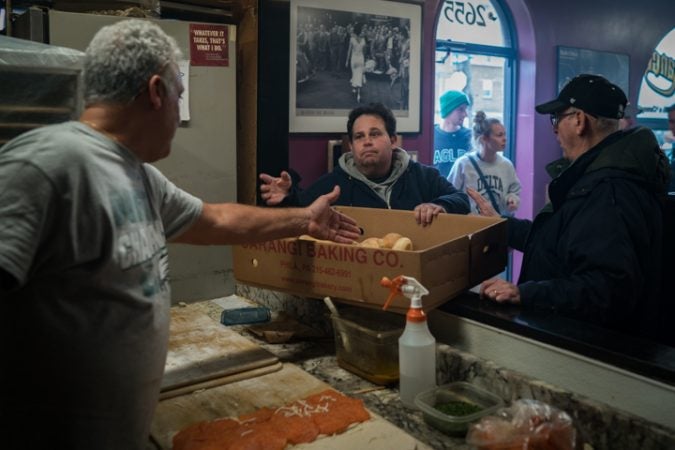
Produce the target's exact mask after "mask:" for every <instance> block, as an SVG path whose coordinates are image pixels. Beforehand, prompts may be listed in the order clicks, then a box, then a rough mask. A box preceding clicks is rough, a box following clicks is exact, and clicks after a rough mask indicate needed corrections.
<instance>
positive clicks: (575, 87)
mask: <svg viewBox="0 0 675 450" xmlns="http://www.w3.org/2000/svg"><path fill="white" fill-rule="evenodd" d="M627 103H628V99H627V98H626V94H624V92H623V91H622V90H621V88H620V87H619V86H617V85H615V84H612V83H610V82H609V80H607V79H606V78H604V77H601V76H600V75H589V74H581V75H577V76H576V77H574V78H572V79H571V80H570V81H569V82H568V83H567V84H566V85H565V87H563V88H562V90H561V91H560V94H558V98H556V99H555V100H551V101H550V102H546V103H542V104H541V105H538V106H537V107H536V108H535V109H536V110H537V112H538V113H540V114H554V113H557V112H560V111H563V110H565V109H567V108H569V107H572V106H573V107H575V108H579V109H580V110H582V111H584V112H587V113H589V114H591V115H594V116H598V117H609V118H612V119H621V118H622V117H623V116H624V113H625V111H626V104H627Z"/></svg>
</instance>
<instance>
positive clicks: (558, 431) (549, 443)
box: [466, 400, 578, 450]
mask: <svg viewBox="0 0 675 450" xmlns="http://www.w3.org/2000/svg"><path fill="white" fill-rule="evenodd" d="M466 442H467V443H468V444H470V445H473V446H475V447H477V448H478V449H480V450H574V449H576V448H578V446H577V433H576V430H575V428H574V425H573V423H572V418H571V417H570V416H569V414H567V413H566V412H564V411H561V410H559V409H557V408H554V407H552V406H550V405H548V404H546V403H542V402H540V401H537V400H517V401H516V402H514V403H513V404H512V405H511V406H509V407H507V408H502V409H500V410H498V411H497V412H496V413H495V415H491V416H486V417H483V418H482V419H481V420H480V421H479V422H477V423H475V424H474V425H472V426H471V427H470V428H469V432H468V433H467V435H466Z"/></svg>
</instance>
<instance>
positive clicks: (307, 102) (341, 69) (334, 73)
mask: <svg viewBox="0 0 675 450" xmlns="http://www.w3.org/2000/svg"><path fill="white" fill-rule="evenodd" d="M290 21H291V23H290V64H289V67H290V86H289V92H290V104H289V107H290V110H289V113H290V118H289V122H290V123H289V131H290V132H291V133H327V132H328V133H339V132H345V131H346V123H347V116H348V114H349V111H351V110H352V109H353V108H355V107H357V106H359V105H366V104H368V103H372V102H380V103H383V104H384V105H385V106H387V107H389V108H390V109H391V110H392V111H393V112H394V115H395V116H396V122H397V131H399V132H403V133H405V132H419V130H420V103H419V99H420V65H421V56H420V52H421V27H422V10H421V6H420V5H415V4H410V3H399V2H393V1H383V0H368V1H364V0H341V1H339V2H335V1H334V0H291V11H290Z"/></svg>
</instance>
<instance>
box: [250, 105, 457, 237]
mask: <svg viewBox="0 0 675 450" xmlns="http://www.w3.org/2000/svg"><path fill="white" fill-rule="evenodd" d="M347 135H348V136H349V141H350V144H351V147H352V148H351V151H350V152H345V153H343V154H342V156H341V157H340V160H339V161H338V164H337V166H336V167H335V169H334V170H333V171H332V172H330V173H327V174H325V175H324V176H322V177H321V178H319V179H318V180H316V181H315V182H314V183H312V185H311V186H309V187H308V188H307V189H305V190H302V191H301V190H299V189H298V187H297V185H294V184H293V181H292V179H291V176H290V175H289V174H288V172H286V171H284V172H282V173H281V175H280V176H279V177H273V176H271V175H268V174H265V173H263V174H260V180H261V181H262V185H261V186H260V192H261V196H262V199H263V200H264V201H265V203H266V204H267V205H269V206H276V205H279V206H301V205H306V204H308V203H311V202H312V201H313V200H314V199H316V198H317V197H318V196H320V195H322V194H323V193H325V192H330V191H332V190H333V188H334V187H335V186H340V198H339V199H338V200H337V202H336V203H335V204H336V205H343V206H358V207H362V208H385V209H403V210H408V211H413V212H414V213H415V219H416V221H417V223H418V224H419V225H421V226H427V225H430V224H431V223H432V221H433V220H434V218H435V217H437V216H438V215H439V214H441V213H454V214H467V213H468V212H469V198H468V197H467V196H466V194H465V193H464V192H460V191H458V190H457V189H455V187H454V186H453V185H452V184H451V183H450V182H449V181H448V180H446V179H445V177H443V176H441V174H440V173H439V172H438V170H436V169H435V168H434V167H430V166H425V165H423V164H420V163H418V162H416V161H413V160H412V159H411V158H410V155H409V154H408V153H407V152H406V151H405V150H403V149H402V148H400V147H399V146H398V137H397V135H396V118H395V117H394V114H393V113H392V112H391V110H390V109H389V108H387V107H385V106H384V105H382V104H381V103H371V104H370V105H365V106H359V107H358V108H355V109H353V110H352V111H351V112H350V113H349V118H348V120H347Z"/></svg>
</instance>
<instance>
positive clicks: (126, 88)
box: [84, 19, 181, 106]
mask: <svg viewBox="0 0 675 450" xmlns="http://www.w3.org/2000/svg"><path fill="white" fill-rule="evenodd" d="M180 58H181V51H180V49H179V48H178V44H177V43H176V41H175V40H174V39H173V38H172V37H170V36H168V35H167V34H166V33H165V32H164V31H162V29H161V28H160V27H159V26H158V25H156V24H154V23H152V22H150V21H147V20H141V19H130V20H122V21H120V22H117V23H114V24H112V25H108V26H105V27H103V28H101V29H100V30H99V31H98V33H96V35H95V36H94V38H93V39H92V40H91V42H90V43H89V46H88V47H87V50H86V53H85V57H84V102H85V105H86V106H90V105H92V104H95V103H121V104H126V103H129V102H131V101H132V100H133V99H134V98H135V97H136V96H137V95H138V94H139V93H140V92H142V90H143V89H144V88H145V85H146V83H147V81H148V79H150V77H151V76H152V75H154V74H159V75H160V76H161V77H162V79H163V80H164V81H167V77H168V76H172V75H175V73H174V72H175V71H176V70H177V69H175V68H174V67H173V66H175V65H176V64H177V61H178V60H179V59H180ZM167 71H169V72H170V73H169V74H167V73H166V72H167ZM166 84H167V87H168V88H169V89H172V88H173V87H174V84H175V83H166Z"/></svg>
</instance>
